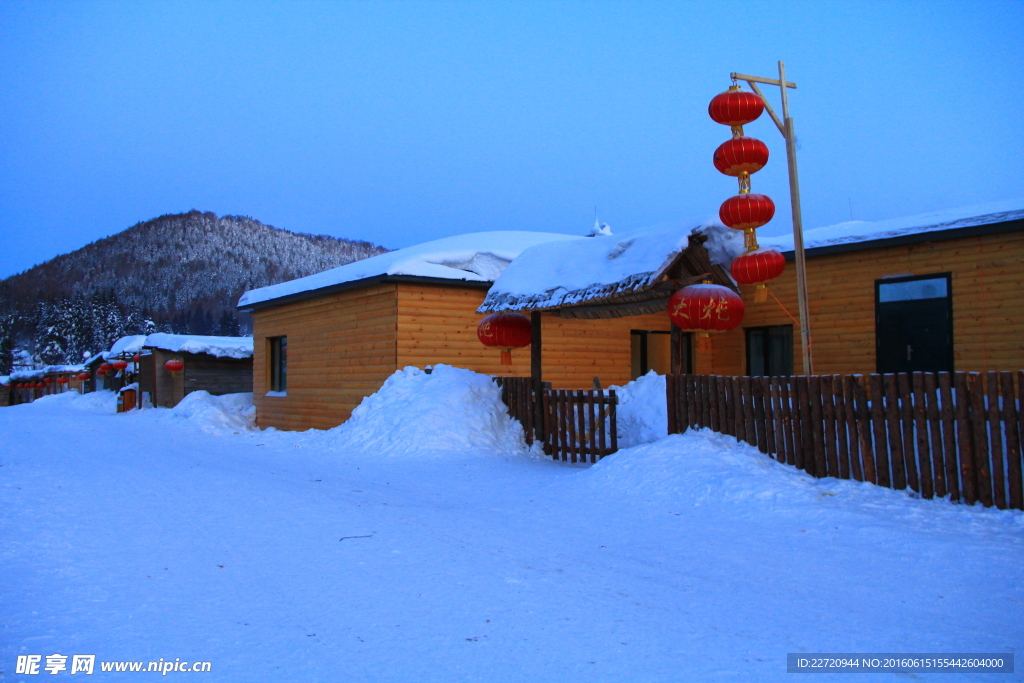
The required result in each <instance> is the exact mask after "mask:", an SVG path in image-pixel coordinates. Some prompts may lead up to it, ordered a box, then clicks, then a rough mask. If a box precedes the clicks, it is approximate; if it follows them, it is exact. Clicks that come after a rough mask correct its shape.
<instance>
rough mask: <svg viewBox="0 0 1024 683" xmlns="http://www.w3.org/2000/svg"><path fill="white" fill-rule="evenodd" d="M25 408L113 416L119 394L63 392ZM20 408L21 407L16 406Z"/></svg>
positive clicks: (46, 397) (108, 392) (41, 399)
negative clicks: (34, 407)
mask: <svg viewBox="0 0 1024 683" xmlns="http://www.w3.org/2000/svg"><path fill="white" fill-rule="evenodd" d="M22 405H23V406H26V407H27V406H36V407H37V408H42V409H53V410H56V411H59V412H64V411H66V410H68V409H70V410H74V411H78V412H83V413H101V414H104V415H112V414H113V413H115V412H117V394H115V393H114V392H113V391H106V390H103V391H90V392H89V393H88V394H80V393H78V392H77V391H62V392H61V393H59V394H49V395H47V396H40V397H39V398H37V399H36V400H35V401H32V402H31V403H25V404H22ZM14 407H16V408H20V407H21V406H14Z"/></svg>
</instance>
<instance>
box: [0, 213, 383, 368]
mask: <svg viewBox="0 0 1024 683" xmlns="http://www.w3.org/2000/svg"><path fill="white" fill-rule="evenodd" d="M386 251H387V249H384V248H383V247H379V246H376V245H374V244H370V243H369V242H358V241H352V240H346V239H339V238H336V237H329V236H326V235H307V234H300V233H294V232H289V231H288V230H281V229H278V228H274V227H272V226H269V225H264V224H263V223H261V222H259V221H258V220H255V219H253V218H249V217H248V216H222V217H218V216H217V215H216V214H213V213H209V212H207V213H203V212H200V211H189V212H188V213H183V214H170V215H165V216H160V217H159V218H154V219H152V220H149V221H145V222H142V223H138V224H136V225H133V226H132V227H130V228H128V229H127V230H124V231H122V232H119V233H117V234H115V235H111V236H110V237H105V238H103V239H101V240H97V241H95V242H93V243H91V244H88V245H86V246H84V247H82V248H81V249H77V250H75V251H73V252H71V253H68V254H62V255H60V256H57V257H55V258H52V259H50V260H49V261H47V262H45V263H42V264H39V265H37V266H34V267H32V268H30V269H28V270H26V271H25V272H23V273H19V274H17V275H14V276H11V277H9V278H7V279H6V280H2V281H0V328H5V329H0V337H3V338H6V340H7V343H8V344H9V345H25V346H29V347H34V346H40V344H39V343H37V342H41V341H42V339H41V337H40V335H44V336H45V335H46V334H47V333H48V332H49V333H50V336H54V334H53V330H52V328H54V326H55V322H54V321H58V320H61V319H64V318H68V317H76V318H82V317H83V315H84V317H85V318H86V319H89V320H92V319H97V318H103V319H104V320H110V318H111V316H112V315H113V316H114V317H116V318H119V319H123V320H129V317H131V318H132V320H133V321H131V322H130V324H129V322H126V323H125V324H124V325H120V324H112V325H111V324H105V327H111V330H110V331H109V334H108V333H107V331H102V333H100V334H99V336H100V337H103V338H104V339H106V338H107V337H109V336H110V335H113V334H117V333H118V332H122V333H124V334H134V333H137V332H138V331H140V330H141V324H142V322H144V321H145V320H149V321H152V324H151V325H150V327H152V326H153V324H155V326H156V327H157V328H159V329H162V330H164V331H174V332H183V333H193V334H218V333H223V332H225V331H228V332H230V330H229V329H228V328H229V326H230V325H237V323H235V322H234V307H235V302H237V301H238V297H239V296H240V295H241V294H242V292H244V291H246V290H248V289H253V288H256V287H263V286H266V285H271V284H275V283H278V282H283V281H286V280H292V279H295V278H299V277H303V276H306V275H311V274H313V273H318V272H320V271H323V270H327V269H329V268H335V267H337V266H340V265H344V264H346V263H351V262H352V261H358V260H360V259H364V258H367V257H370V256H375V255H377V254H381V253H384V252H386ZM112 302H113V304H112ZM112 305H113V307H114V308H116V309H118V311H119V312H120V313H119V315H114V313H113V311H111V310H109V309H111V306H112ZM100 308H102V309H103V312H102V314H101V313H100ZM72 309H88V311H86V313H85V314H83V315H74V316H72V314H71V313H69V311H71V310H72ZM94 309H95V310H94ZM78 326H79V327H80V326H81V325H78ZM86 326H87V327H95V325H86ZM122 327H123V328H124V329H123V330H121V329H120V328H122ZM136 327H138V328H140V330H136V329H135V328H136ZM114 328H118V329H117V330H115V329H114ZM143 331H145V330H143ZM93 332H95V331H88V330H87V331H84V332H82V333H78V334H77V335H76V336H83V337H84V338H87V339H93V340H94V339H95V337H96V334H94V333H93ZM57 336H67V335H60V334H58V335H57ZM115 338H116V337H115ZM4 341H5V340H4V339H0V346H3V345H4ZM47 344H49V346H51V347H53V348H55V349H57V348H60V349H61V351H59V352H55V354H51V355H55V357H56V356H61V355H74V356H77V355H80V351H89V350H98V349H91V346H94V345H95V341H89V342H85V344H84V345H85V346H88V347H90V348H84V349H82V350H79V349H77V346H79V345H80V344H72V343H60V342H59V341H58V342H53V343H50V342H47ZM44 345H45V344H44ZM71 347H76V348H75V353H71V351H70V349H71ZM65 350H66V351H67V353H66V354H65V353H64V351H65ZM2 351H3V349H0V356H2V355H3V353H2ZM37 352H38V349H37ZM2 364H3V363H2V359H0V365H2Z"/></svg>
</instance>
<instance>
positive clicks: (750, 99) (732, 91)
mask: <svg viewBox="0 0 1024 683" xmlns="http://www.w3.org/2000/svg"><path fill="white" fill-rule="evenodd" d="M763 112H764V100H762V99H761V98H760V97H758V96H757V95H755V94H754V93H752V92H746V91H745V90H740V86H738V85H730V86H729V89H728V90H726V91H725V92H723V93H718V94H717V95H715V96H714V98H712V100H711V104H709V105H708V114H709V115H710V116H711V118H712V119H713V120H714V121H715V123H721V124H722V125H723V126H742V125H745V124H748V123H750V122H751V121H754V120H756V119H757V118H758V117H759V116H761V114H762V113H763ZM740 134H741V135H742V132H741V133H740Z"/></svg>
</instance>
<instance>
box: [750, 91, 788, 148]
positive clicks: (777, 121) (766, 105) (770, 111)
mask: <svg viewBox="0 0 1024 683" xmlns="http://www.w3.org/2000/svg"><path fill="white" fill-rule="evenodd" d="M747 83H748V84H749V85H750V88H751V90H753V91H754V92H755V93H757V96H758V97H760V98H761V101H762V102H764V108H765V109H767V110H768V116H771V117H772V121H774V122H775V125H776V126H777V127H778V129H779V132H780V133H782V137H786V128H785V126H783V124H782V121H781V119H779V115H778V114H776V113H775V110H774V109H772V105H771V104H769V103H768V98H767V97H765V96H764V93H763V92H761V89H760V88H759V87H757V83H755V82H754V81H747Z"/></svg>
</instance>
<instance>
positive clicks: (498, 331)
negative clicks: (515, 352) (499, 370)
mask: <svg viewBox="0 0 1024 683" xmlns="http://www.w3.org/2000/svg"><path fill="white" fill-rule="evenodd" d="M476 336H477V338H478V339H479V340H480V342H481V343H482V344H483V345H484V346H496V347H498V348H500V349H501V364H502V365H512V349H519V348H522V347H524V346H529V345H530V342H531V340H532V332H531V330H530V319H529V318H527V317H526V316H525V315H523V314H522V313H494V314H493V315H489V316H487V317H486V318H484V319H483V320H481V321H480V324H479V325H478V326H477V328H476Z"/></svg>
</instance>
